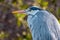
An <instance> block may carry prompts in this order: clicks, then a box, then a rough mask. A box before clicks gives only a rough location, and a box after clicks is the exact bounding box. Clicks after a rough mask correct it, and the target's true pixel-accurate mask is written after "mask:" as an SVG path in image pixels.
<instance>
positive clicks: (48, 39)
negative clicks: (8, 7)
mask: <svg viewBox="0 0 60 40" xmlns="http://www.w3.org/2000/svg"><path fill="white" fill-rule="evenodd" d="M30 2H33V1H27V4H31V3H30ZM30 6H31V5H30ZM15 12H21V13H23V12H25V13H26V14H27V15H28V17H27V22H28V26H29V28H30V31H31V34H32V40H60V26H59V22H58V20H57V18H56V17H55V16H54V15H53V14H52V13H50V12H48V11H46V10H43V9H41V8H39V7H37V6H31V7H29V8H28V9H27V10H19V11H15Z"/></svg>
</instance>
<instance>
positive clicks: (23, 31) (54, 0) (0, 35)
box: [0, 0, 60, 40]
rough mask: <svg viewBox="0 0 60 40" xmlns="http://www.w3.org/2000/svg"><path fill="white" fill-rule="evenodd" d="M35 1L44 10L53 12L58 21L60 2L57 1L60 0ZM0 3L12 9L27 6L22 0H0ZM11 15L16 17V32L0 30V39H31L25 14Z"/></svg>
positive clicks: (59, 17)
mask: <svg viewBox="0 0 60 40" xmlns="http://www.w3.org/2000/svg"><path fill="white" fill-rule="evenodd" d="M35 1H37V3H39V4H40V6H41V7H42V8H43V9H44V10H47V11H49V12H51V13H52V14H54V15H55V16H56V18H57V19H58V20H59V21H60V3H59V2H60V0H35ZM0 5H2V6H3V5H5V6H6V7H7V8H11V10H12V11H14V10H20V9H26V8H27V7H28V5H26V4H25V3H24V1H23V0H0ZM4 11H7V10H6V9H4V10H3V12H4ZM0 13H1V12H0ZM13 15H14V17H16V24H17V29H16V30H18V32H16V33H14V32H13V33H12V34H10V33H9V32H5V31H3V30H0V40H32V36H31V32H30V30H29V28H28V25H27V22H26V19H27V15H25V14H13ZM0 20H1V19H0ZM13 24H14V23H13ZM8 29H9V26H8ZM12 29H13V28H12ZM10 30H11V29H10ZM16 30H14V31H16ZM12 35H13V36H12ZM14 35H15V36H14Z"/></svg>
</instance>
